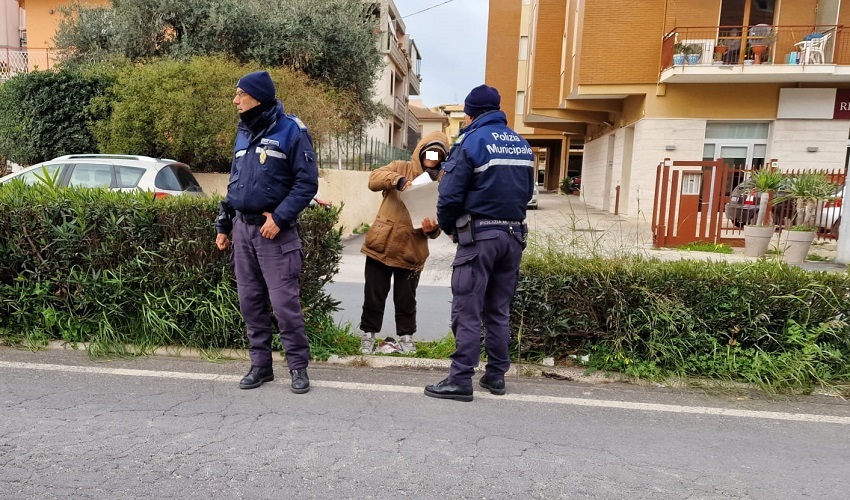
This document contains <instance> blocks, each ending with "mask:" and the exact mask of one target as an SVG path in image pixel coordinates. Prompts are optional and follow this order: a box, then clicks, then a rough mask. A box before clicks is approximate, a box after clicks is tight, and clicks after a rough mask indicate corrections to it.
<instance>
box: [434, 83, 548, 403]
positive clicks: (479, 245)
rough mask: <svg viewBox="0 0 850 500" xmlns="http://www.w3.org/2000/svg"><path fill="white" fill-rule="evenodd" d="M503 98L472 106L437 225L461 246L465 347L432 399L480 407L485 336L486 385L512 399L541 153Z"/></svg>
mask: <svg viewBox="0 0 850 500" xmlns="http://www.w3.org/2000/svg"><path fill="white" fill-rule="evenodd" d="M500 101H501V98H500V96H499V92H498V91H497V90H496V89H495V88H493V87H489V86H487V85H481V86H478V87H475V88H474V89H472V91H471V92H470V93H469V95H468V96H467V97H466V100H465V101H464V108H463V111H464V113H465V114H466V127H465V128H463V129H462V130H461V133H460V136H459V137H458V138H457V141H456V142H455V144H454V146H453V147H452V149H451V151H450V152H449V156H448V158H447V159H446V161H445V162H443V171H444V174H443V177H442V180H441V181H440V186H439V198H438V201H437V222H438V224H439V226H440V228H441V229H442V230H443V231H444V232H446V233H447V234H451V235H452V237H453V239H454V240H455V242H457V244H458V247H457V252H456V254H455V259H454V262H452V268H453V270H452V331H453V332H454V335H455V341H456V342H457V349H456V350H455V352H454V354H452V356H451V360H452V364H451V369H450V372H449V376H448V377H447V378H446V379H444V380H442V381H440V382H438V383H436V384H432V385H428V386H426V387H425V395H426V396H430V397H434V398H442V399H454V400H457V401H472V376H473V374H474V372H475V367H476V366H478V363H479V361H480V359H479V355H480V351H481V331H482V324H483V327H484V332H485V334H484V348H485V350H486V352H487V364H486V368H485V372H484V375H483V376H482V377H481V378H480V379H479V382H478V383H479V385H480V386H481V387H483V388H484V389H487V390H488V391H490V393H492V394H498V395H502V394H505V392H506V391H505V373H507V371H508V368H510V357H509V353H508V345H509V342H510V336H511V332H510V326H509V319H510V304H511V299H512V298H513V296H514V293H515V292H516V287H517V281H518V279H519V265H520V261H521V260H522V251H523V249H524V248H525V239H526V236H527V234H528V228H527V226H526V224H525V223H524V220H525V212H526V207H527V205H528V200H530V199H531V196H532V194H533V192H534V182H535V179H534V178H535V172H534V155H533V154H532V151H531V147H530V146H529V145H528V142H527V141H526V140H525V139H523V138H522V137H520V136H519V134H517V133H516V132H514V131H513V130H511V129H510V128H508V125H507V118H506V117H505V114H504V113H503V112H502V111H500V110H499V104H500Z"/></svg>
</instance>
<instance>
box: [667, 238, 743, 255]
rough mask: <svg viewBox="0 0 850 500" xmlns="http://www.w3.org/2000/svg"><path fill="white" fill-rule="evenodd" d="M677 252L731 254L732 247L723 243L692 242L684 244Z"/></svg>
mask: <svg viewBox="0 0 850 500" xmlns="http://www.w3.org/2000/svg"><path fill="white" fill-rule="evenodd" d="M678 248H679V250H688V251H693V252H712V253H726V254H729V253H732V247H730V246H729V245H727V244H725V243H711V242H709V241H693V242H691V243H686V244H684V245H682V246H680V247H678Z"/></svg>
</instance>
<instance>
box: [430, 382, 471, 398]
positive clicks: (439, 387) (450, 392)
mask: <svg viewBox="0 0 850 500" xmlns="http://www.w3.org/2000/svg"><path fill="white" fill-rule="evenodd" d="M425 395H426V396H430V397H432V398H440V399H454V400H455V401H465V402H469V401H472V386H471V385H469V386H465V385H458V384H453V383H451V382H449V379H445V380H441V381H440V382H437V383H436V384H432V385H426V386H425Z"/></svg>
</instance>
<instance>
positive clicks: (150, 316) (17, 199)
mask: <svg viewBox="0 0 850 500" xmlns="http://www.w3.org/2000/svg"><path fill="white" fill-rule="evenodd" d="M216 206H217V204H216V200H215V199H209V198H196V197H189V196H185V197H174V198H168V199H164V200H154V199H153V197H151V196H150V195H148V194H146V193H119V192H110V191H105V190H88V189H77V190H75V189H59V190H54V189H53V188H51V187H48V186H42V185H39V186H30V187H25V186H23V185H21V184H18V183H15V184H11V185H4V186H0V213H4V214H6V216H5V217H4V218H2V219H0V337H2V338H6V339H7V340H8V341H11V342H25V343H27V344H29V345H37V344H39V343H41V342H43V341H44V340H47V339H62V340H65V341H68V342H88V343H90V345H89V351H90V352H91V353H92V354H105V353H108V352H124V348H125V346H126V345H133V346H135V349H136V350H137V351H140V352H147V351H148V350H150V349H151V348H153V347H157V346H162V345H178V346H190V347H196V348H199V349H204V350H210V349H213V350H214V349H219V348H224V347H244V346H245V335H244V324H243V322H242V318H241V316H240V313H239V307H238V299H237V295H236V284H235V278H234V276H233V272H232V269H231V267H230V265H229V261H228V260H229V259H228V253H227V252H220V251H218V250H217V249H216V248H215V245H214V243H213V242H214V241H215V227H214V225H213V221H214V219H215V215H216V213H217V209H216ZM338 217H339V209H337V208H332V209H324V208H308V209H307V210H305V212H304V213H303V214H302V218H301V221H300V225H301V230H302V241H303V244H304V254H305V256H307V258H305V261H304V269H303V273H302V304H303V306H304V309H305V319H306V321H307V322H308V325H307V329H308V332H322V331H324V330H326V324H327V318H328V317H329V316H330V313H331V312H332V311H333V310H334V308H335V307H336V302H334V301H333V300H332V299H330V297H329V296H328V295H327V294H326V293H325V292H324V291H323V289H322V288H323V286H324V284H326V283H327V282H328V281H329V280H330V279H331V278H332V276H333V275H334V273H336V271H337V269H338V265H339V259H340V258H341V243H340V241H341V234H340V232H339V231H334V230H332V228H333V226H334V224H335V222H336V221H337V219H338ZM329 228H330V229H329Z"/></svg>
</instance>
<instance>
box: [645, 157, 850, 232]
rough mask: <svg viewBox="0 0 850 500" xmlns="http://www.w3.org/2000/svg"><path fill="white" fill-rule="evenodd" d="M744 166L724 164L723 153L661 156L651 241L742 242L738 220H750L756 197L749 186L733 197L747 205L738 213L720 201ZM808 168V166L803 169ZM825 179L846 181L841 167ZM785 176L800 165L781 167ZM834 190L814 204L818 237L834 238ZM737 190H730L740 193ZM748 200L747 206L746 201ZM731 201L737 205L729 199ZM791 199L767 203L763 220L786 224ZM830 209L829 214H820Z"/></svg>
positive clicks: (790, 214) (725, 198)
mask: <svg viewBox="0 0 850 500" xmlns="http://www.w3.org/2000/svg"><path fill="white" fill-rule="evenodd" d="M768 165H770V166H771V167H770V168H776V167H777V161H776V160H771V161H770V162H769V163H768ZM750 171H751V169H750V168H746V167H743V166H738V165H727V164H726V163H725V161H724V160H723V159H717V160H715V161H671V160H670V159H669V158H665V159H664V161H663V162H662V163H660V164H659V165H658V168H657V170H656V177H655V201H654V204H653V207H652V237H653V244H654V246H656V247H677V246H680V245H685V244H687V243H692V242H697V241H705V242H712V243H727V244H730V245H732V246H743V244H744V235H743V226H744V224H747V223H750V222H751V220H750V218H752V216H753V214H755V208H756V207H757V205H758V197H757V196H754V195H753V194H752V193H751V192H749V191H746V192H744V193H743V197H744V198H745V199H742V200H735V203H738V204H740V205H745V206H744V208H747V209H752V210H748V211H746V212H745V214H746V216H745V217H740V216H739V214H740V213H741V212H735V211H734V210H733V211H732V212H733V213H732V216H731V217H729V216H727V213H726V206H727V203H729V201H730V199H729V195H730V193H732V192H733V190H734V188H735V187H736V186H738V185H739V184H740V183H741V182H743V181H744V180H746V179H747V178H748V177H749V172H750ZM806 171H807V172H811V171H812V170H806ZM818 172H822V173H825V174H827V175H828V176H829V178H830V181H831V182H833V183H835V184H836V185H838V186H843V185H844V183H845V182H846V173H845V172H844V170H843V169H842V170H840V171H839V170H833V171H824V170H818ZM784 173H786V174H787V175H789V176H794V175H797V174H800V173H802V171H801V170H793V171H787V170H786V171H784ZM842 193H843V191H837V192H836V195H837V199H836V200H834V201H832V202H829V203H828V204H825V205H824V206H823V207H822V209H821V210H819V211H818V212H819V215H818V216H819V217H821V216H823V218H822V219H819V220H818V225H819V226H820V228H821V230H820V233H819V235H818V236H819V237H820V238H824V239H835V238H837V237H838V233H837V230H838V225H839V222H840V219H838V220H836V219H835V217H836V216H838V217H840V207H841V197H840V196H841V195H842ZM741 194H742V193H736V195H739V196H740V195H741ZM746 205H752V206H746ZM733 206H737V205H734V204H733ZM793 208H794V207H793V204H791V203H785V204H779V205H776V206H773V205H771V210H770V213H769V215H768V217H769V218H768V220H771V221H773V223H774V224H776V225H777V226H778V229H779V231H782V229H783V228H787V227H788V225H789V224H790V223H791V221H792V219H793V216H794V214H793ZM830 215H831V217H832V218H831V219H830V220H826V219H827V217H828V216H830Z"/></svg>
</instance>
